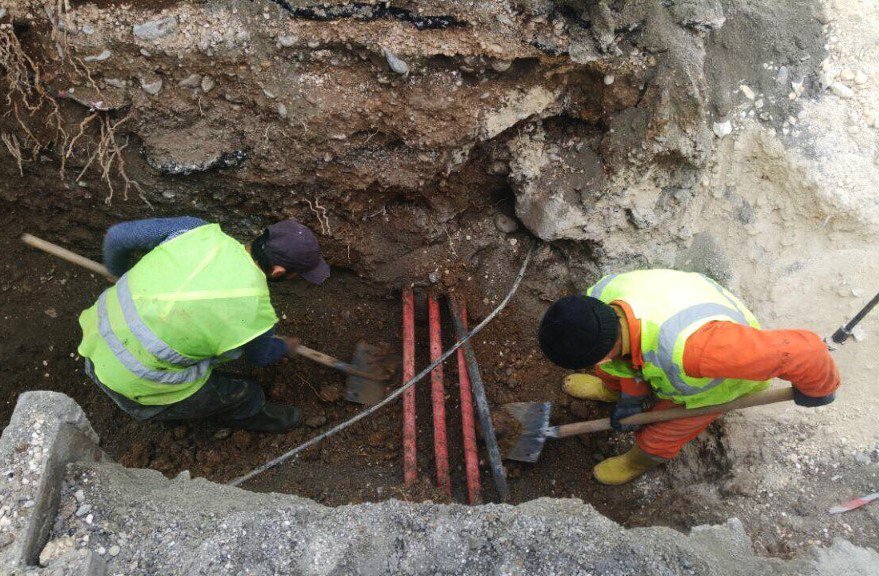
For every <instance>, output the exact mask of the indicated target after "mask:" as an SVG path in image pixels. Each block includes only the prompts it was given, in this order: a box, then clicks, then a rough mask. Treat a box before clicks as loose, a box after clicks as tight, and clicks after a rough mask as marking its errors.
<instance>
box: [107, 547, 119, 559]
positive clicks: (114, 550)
mask: <svg viewBox="0 0 879 576" xmlns="http://www.w3.org/2000/svg"><path fill="white" fill-rule="evenodd" d="M119 552H120V549H119V546H116V545H115V544H114V545H113V546H110V549H109V550H107V553H108V554H109V555H110V556H118V555H119Z"/></svg>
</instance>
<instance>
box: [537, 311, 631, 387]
mask: <svg viewBox="0 0 879 576" xmlns="http://www.w3.org/2000/svg"><path fill="white" fill-rule="evenodd" d="M619 334H620V320H619V317H618V316H617V315H616V312H614V310H613V308H611V307H610V306H608V305H607V304H605V303H604V302H602V301H601V300H599V299H597V298H593V297H591V296H565V297H564V298H560V299H559V300H557V301H556V302H555V303H553V305H552V306H550V307H549V309H548V310H547V311H546V313H545V314H544V315H543V319H542V320H541V321H540V329H539V330H538V332H537V338H538V339H539V340H540V348H541V350H543V354H544V355H545V356H546V357H547V358H549V359H550V360H551V361H552V362H553V363H554V364H558V365H559V366H561V367H562V368H567V369H569V370H579V369H582V368H588V367H590V366H594V365H595V364H596V363H597V362H598V361H600V360H601V359H602V358H604V357H605V356H607V355H608V353H610V351H611V350H613V347H614V345H615V344H616V341H617V338H618V337H619Z"/></svg>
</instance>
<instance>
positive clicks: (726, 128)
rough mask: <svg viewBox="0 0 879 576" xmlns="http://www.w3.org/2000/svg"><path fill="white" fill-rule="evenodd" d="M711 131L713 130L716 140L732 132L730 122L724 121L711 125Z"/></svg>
mask: <svg viewBox="0 0 879 576" xmlns="http://www.w3.org/2000/svg"><path fill="white" fill-rule="evenodd" d="M712 129H713V130H714V134H715V135H716V136H717V137H718V138H723V137H724V136H728V135H729V134H730V133H731V132H732V122H730V121H729V120H726V121H724V122H715V123H714V124H713V125H712Z"/></svg>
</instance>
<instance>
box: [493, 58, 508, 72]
mask: <svg viewBox="0 0 879 576" xmlns="http://www.w3.org/2000/svg"><path fill="white" fill-rule="evenodd" d="M512 65H513V63H512V62H511V61H509V60H492V61H491V69H492V70H494V71H495V72H506V71H507V70H509V69H510V66H512Z"/></svg>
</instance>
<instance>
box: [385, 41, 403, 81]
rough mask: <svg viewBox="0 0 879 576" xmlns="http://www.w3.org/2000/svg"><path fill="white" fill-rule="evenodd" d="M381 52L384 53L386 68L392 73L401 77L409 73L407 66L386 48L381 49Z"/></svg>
mask: <svg viewBox="0 0 879 576" xmlns="http://www.w3.org/2000/svg"><path fill="white" fill-rule="evenodd" d="M382 52H383V53H384V56H385V60H387V61H388V68H390V69H391V71H392V72H394V73H396V74H400V75H402V76H405V75H406V74H408V73H409V65H408V64H406V63H405V62H404V61H403V60H401V59H400V58H397V56H395V55H394V53H393V52H391V51H390V50H388V49H387V48H382Z"/></svg>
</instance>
